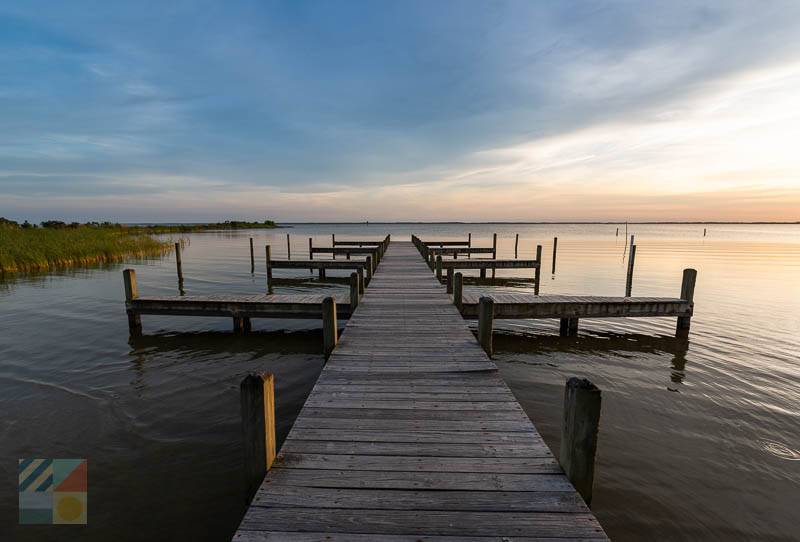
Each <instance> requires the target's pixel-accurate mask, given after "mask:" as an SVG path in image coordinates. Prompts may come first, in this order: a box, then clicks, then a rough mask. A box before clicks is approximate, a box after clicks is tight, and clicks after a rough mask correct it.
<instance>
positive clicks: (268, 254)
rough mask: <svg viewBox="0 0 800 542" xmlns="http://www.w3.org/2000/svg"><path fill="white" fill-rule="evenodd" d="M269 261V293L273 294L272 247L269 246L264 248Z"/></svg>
mask: <svg viewBox="0 0 800 542" xmlns="http://www.w3.org/2000/svg"><path fill="white" fill-rule="evenodd" d="M264 251H265V252H266V259H267V293H268V294H271V293H272V247H270V246H269V245H267V246H266V247H264Z"/></svg>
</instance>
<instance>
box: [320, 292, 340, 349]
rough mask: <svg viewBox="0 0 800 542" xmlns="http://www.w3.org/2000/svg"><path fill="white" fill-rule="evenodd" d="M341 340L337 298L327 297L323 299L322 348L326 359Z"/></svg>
mask: <svg viewBox="0 0 800 542" xmlns="http://www.w3.org/2000/svg"><path fill="white" fill-rule="evenodd" d="M338 341H339V337H338V329H337V323H336V300H335V299H333V298H332V297H326V298H325V299H323V300H322V350H323V353H324V354H325V360H326V361H327V359H328V357H330V355H331V352H333V349H334V348H336V343H337V342H338Z"/></svg>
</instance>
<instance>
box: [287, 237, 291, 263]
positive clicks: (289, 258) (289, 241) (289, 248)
mask: <svg viewBox="0 0 800 542" xmlns="http://www.w3.org/2000/svg"><path fill="white" fill-rule="evenodd" d="M286 259H287V260H291V259H292V241H291V239H289V234H288V233H287V234H286Z"/></svg>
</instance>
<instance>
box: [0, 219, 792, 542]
mask: <svg viewBox="0 0 800 542" xmlns="http://www.w3.org/2000/svg"><path fill="white" fill-rule="evenodd" d="M704 227H706V228H708V232H707V236H706V237H705V238H703V235H702V230H703V228H704ZM615 230H616V225H513V224H503V225H491V224H489V225H485V224H482V225H477V224H436V225H425V224H414V225H402V224H392V225H373V224H370V225H369V226H368V227H365V226H364V225H363V224H362V225H297V226H296V227H294V228H291V229H287V230H261V231H256V230H253V231H243V232H230V231H225V232H210V233H193V234H188V235H187V240H191V243H187V244H186V246H185V247H184V250H183V253H182V269H183V283H182V284H179V283H178V277H177V273H176V265H175V259H174V254H168V255H165V256H164V257H163V258H147V259H141V260H131V261H129V262H126V263H125V264H124V265H122V264H116V263H107V264H94V265H91V266H86V267H82V268H64V269H54V270H52V271H51V272H48V273H43V274H26V275H14V276H10V277H9V276H7V277H4V278H3V279H1V280H0V330H2V331H0V412H2V413H3V416H1V417H0V455H2V456H3V457H6V458H14V457H88V458H89V464H90V489H89V492H90V493H91V496H92V502H93V503H94V504H93V505H92V509H91V513H90V515H91V517H90V519H89V524H88V525H87V526H86V528H85V529H84V530H82V531H80V532H79V531H70V532H69V533H67V532H66V531H64V530H54V529H35V530H31V527H30V526H27V527H26V529H24V530H22V529H21V527H19V526H16V506H17V505H16V500H17V495H16V492H15V491H14V489H13V483H9V484H0V540H34V539H35V540H70V539H72V538H75V539H81V540H110V539H116V540H144V539H150V540H162V539H171V540H219V539H228V538H229V537H230V535H231V534H232V532H233V531H234V530H235V527H236V525H237V524H238V521H239V519H240V517H241V514H242V512H243V509H244V508H243V503H242V502H241V493H242V476H243V475H242V469H241V446H240V442H239V439H240V435H239V424H240V420H239V408H240V406H239V388H238V387H239V382H240V381H241V380H242V378H243V377H244V375H245V374H246V373H247V372H248V371H250V370H259V371H270V372H272V373H274V374H275V385H276V397H277V403H278V404H277V421H278V424H279V425H278V432H279V438H280V439H282V438H284V437H285V435H286V433H287V432H288V430H289V428H290V427H291V423H292V422H293V420H294V418H295V416H296V415H297V413H298V412H299V410H300V408H301V406H302V404H303V402H304V401H305V398H306V396H307V395H308V393H309V391H310V390H311V388H312V387H313V385H314V382H315V380H316V377H317V375H318V374H319V371H320V370H321V369H322V366H323V358H322V355H321V353H320V344H321V342H322V338H321V330H320V323H319V322H316V321H311V320H258V319H255V320H253V332H252V333H250V334H234V333H232V332H230V320H229V319H228V318H182V317H165V316H148V315H144V316H143V317H142V323H143V327H144V335H142V336H140V337H133V338H131V337H129V335H128V328H127V319H126V317H125V312H124V302H123V299H124V293H123V284H122V273H121V271H122V269H124V268H126V267H131V268H133V269H135V270H136V272H137V282H138V287H139V293H140V295H178V293H179V290H181V289H182V290H184V292H185V293H186V295H215V294H231V295H253V294H261V293H264V291H265V288H266V274H265V265H264V261H263V253H264V252H263V246H264V245H267V244H269V245H270V246H271V250H272V257H273V258H274V259H285V258H286V257H287V252H288V250H287V248H288V247H287V246H286V234H287V233H288V234H289V235H290V241H291V254H292V257H293V258H294V259H307V258H308V254H307V251H308V238H309V237H313V238H314V241H313V242H314V245H319V246H327V245H329V244H330V234H331V233H335V234H336V236H337V239H342V240H344V239H346V238H348V237H352V238H355V237H359V238H363V237H369V238H376V239H378V238H382V237H383V236H384V235H386V234H387V233H390V234H391V235H392V239H393V240H402V239H407V238H408V236H409V235H410V234H411V233H416V234H418V235H419V236H420V237H422V238H425V237H426V236H427V237H436V238H441V239H443V240H444V239H463V238H465V237H466V233H468V232H471V233H472V240H473V246H491V243H492V233H494V232H497V233H498V257H500V258H513V256H514V241H515V234H516V233H519V234H520V240H519V246H518V247H517V249H518V254H519V257H520V258H525V259H528V258H533V257H535V254H536V245H537V244H541V245H543V247H544V250H543V255H544V269H546V270H550V269H551V263H552V262H551V261H550V260H551V258H552V244H553V237H555V236H558V267H557V273H556V274H555V275H552V274H549V273H548V274H546V275H545V276H546V277H547V278H546V280H543V281H542V292H541V293H542V294H574V295H580V294H591V295H622V294H623V293H624V290H625V275H626V261H625V258H624V254H625V251H626V241H627V239H626V237H624V236H623V233H624V230H623V232H620V235H619V237H617V236H615ZM629 233H633V234H635V235H636V244H637V253H636V268H635V274H634V283H633V294H634V295H646V296H675V295H677V294H678V292H679V291H680V282H681V272H682V270H683V269H684V268H686V267H693V268H695V269H697V270H698V282H697V290H696V295H695V302H696V310H695V316H694V318H693V321H692V329H691V332H690V333H689V334H688V336H684V337H677V338H676V337H675V336H674V328H675V319H674V318H663V319H658V318H657V319H638V320H637V319H629V320H626V319H616V320H615V319H608V320H592V319H585V320H581V328H580V333H579V335H578V336H576V337H560V336H559V334H558V321H556V320H531V321H526V320H508V321H497V322H496V323H495V325H496V328H497V329H498V334H497V335H496V337H495V350H496V356H495V357H496V359H497V363H498V366H499V368H500V371H501V374H502V376H503V377H504V378H505V379H506V381H507V382H508V383H509V385H510V387H511V388H512V391H513V392H514V393H515V395H516V396H517V398H518V399H519V400H520V402H521V404H522V405H523V407H524V408H525V410H526V412H528V414H529V415H530V416H531V417H532V419H533V420H534V421H535V423H536V425H537V428H538V429H539V430H540V432H541V433H542V435H543V436H544V438H545V439H546V440H547V442H548V444H550V445H551V447H553V448H554V449H555V450H554V451H556V452H557V447H558V444H559V423H560V415H561V412H560V408H561V404H562V397H563V387H564V382H565V380H566V378H568V377H570V376H582V377H587V378H589V379H590V380H592V381H593V382H594V383H595V384H597V385H598V386H599V387H600V388H601V389H602V390H603V413H602V419H601V433H600V446H599V458H598V469H597V480H596V487H595V496H594V499H593V511H594V512H595V513H596V514H597V516H598V518H599V519H600V521H601V522H602V523H603V526H604V528H605V529H606V531H607V532H608V533H609V535H610V536H611V537H612V539H614V540H617V541H626V540H630V541H633V540H652V539H658V540H726V541H730V540H774V541H778V540H795V539H796V525H795V523H796V522H795V516H796V504H795V503H796V502H797V501H798V499H800V470H798V468H797V466H798V465H800V462H798V461H797V459H798V458H800V456H799V455H798V450H800V437H799V436H798V432H797V427H800V414H798V410H797V402H798V397H800V366H798V363H797V353H798V351H800V344H799V341H798V330H800V311H798V310H797V308H798V307H799V306H800V283H798V281H797V276H798V270H799V269H800V226H788V225H787V226H782V225H781V226H778V225H753V226H738V225H737V226H727V225H706V226H704V225H630V232H629ZM250 237H253V239H254V245H255V247H256V251H255V253H256V255H257V258H256V265H255V272H251V269H250V249H249V238H250ZM258 255H261V259H259V257H258ZM319 257H323V256H322V255H315V259H316V258H319ZM476 257H477V256H476ZM531 271H532V270H527V269H520V270H513V269H511V270H498V271H497V277H496V278H495V279H491V278H487V279H480V278H479V276H478V273H479V271H478V270H464V271H463V274H464V275H465V291H467V292H469V293H481V292H532V291H533V283H532V276H533V273H532V272H531ZM379 272H380V271H379ZM349 274H350V271H349V270H329V271H328V273H327V278H326V279H322V280H320V279H319V278H318V277H317V276H315V275H312V274H311V273H310V272H309V271H308V270H307V269H297V270H290V269H275V270H274V272H273V277H274V278H273V282H274V286H275V293H306V292H313V293H318V292H331V293H346V292H347V291H348V285H349V279H348V277H349ZM176 286H177V288H176ZM473 325H474V323H473ZM14 465H15V463H14V462H13V461H0V474H2V476H3V478H4V479H6V480H11V481H13V479H14V477H15V473H14V471H13V469H14V468H15V467H14ZM653 533H658V534H657V535H654V534H653Z"/></svg>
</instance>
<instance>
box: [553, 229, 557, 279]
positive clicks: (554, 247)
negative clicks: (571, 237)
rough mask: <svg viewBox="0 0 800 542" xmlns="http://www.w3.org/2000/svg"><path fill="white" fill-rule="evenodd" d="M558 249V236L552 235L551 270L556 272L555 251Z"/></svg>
mask: <svg viewBox="0 0 800 542" xmlns="http://www.w3.org/2000/svg"><path fill="white" fill-rule="evenodd" d="M557 250H558V237H553V271H552V273H553V274H554V275H555V274H556V251H557Z"/></svg>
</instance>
